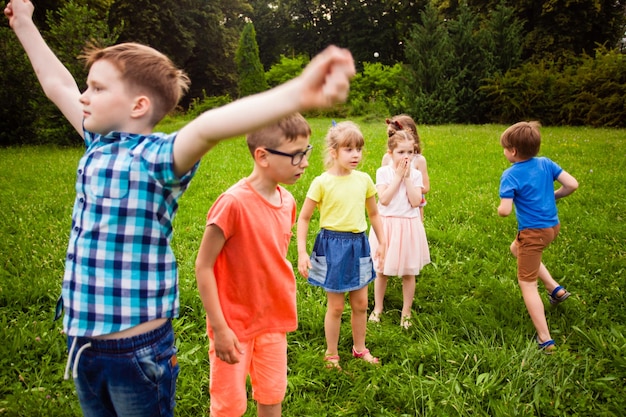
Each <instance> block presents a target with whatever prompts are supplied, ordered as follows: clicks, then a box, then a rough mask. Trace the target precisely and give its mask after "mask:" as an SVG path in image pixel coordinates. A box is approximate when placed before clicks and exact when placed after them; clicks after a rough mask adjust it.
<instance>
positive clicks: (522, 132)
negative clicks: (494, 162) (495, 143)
mask: <svg viewBox="0 0 626 417" xmlns="http://www.w3.org/2000/svg"><path fill="white" fill-rule="evenodd" d="M540 127H541V124H540V123H539V122H537V121H531V122H518V123H515V124H514V125H512V126H509V127H508V128H507V129H506V130H505V131H504V132H503V133H502V135H501V136H500V144H501V145H502V147H503V148H505V149H513V148H515V150H517V156H518V157H519V158H521V159H530V158H532V157H534V156H537V154H538V153H539V148H540V146H541V133H539V128H540Z"/></svg>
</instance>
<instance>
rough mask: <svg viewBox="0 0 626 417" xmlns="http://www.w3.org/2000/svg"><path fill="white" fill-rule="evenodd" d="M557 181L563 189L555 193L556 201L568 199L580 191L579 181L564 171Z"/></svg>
mask: <svg viewBox="0 0 626 417" xmlns="http://www.w3.org/2000/svg"><path fill="white" fill-rule="evenodd" d="M556 180H557V181H558V182H559V183H561V187H560V188H559V189H558V190H556V191H555V192H554V198H555V199H559V198H563V197H567V196H568V195H570V194H571V193H573V192H574V191H576V190H577V189H578V181H576V178H574V177H572V176H571V175H570V174H569V173H567V172H565V171H562V172H561V173H560V174H559V176H558V177H557V178H556Z"/></svg>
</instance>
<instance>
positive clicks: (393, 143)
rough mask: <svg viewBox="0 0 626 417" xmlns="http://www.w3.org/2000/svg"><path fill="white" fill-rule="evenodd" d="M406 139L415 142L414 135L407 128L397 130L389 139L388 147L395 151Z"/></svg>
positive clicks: (390, 150)
mask: <svg viewBox="0 0 626 417" xmlns="http://www.w3.org/2000/svg"><path fill="white" fill-rule="evenodd" d="M405 141H409V142H413V141H414V139H413V135H411V134H410V133H409V132H407V131H406V130H397V131H396V132H394V133H393V134H392V135H391V136H389V139H387V149H388V150H389V152H393V150H394V149H396V148H397V147H398V144H400V143H401V142H405Z"/></svg>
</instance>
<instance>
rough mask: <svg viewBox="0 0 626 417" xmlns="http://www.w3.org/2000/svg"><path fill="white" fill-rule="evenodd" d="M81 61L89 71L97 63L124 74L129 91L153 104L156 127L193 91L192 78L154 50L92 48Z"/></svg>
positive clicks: (133, 45) (136, 46) (129, 46)
mask: <svg viewBox="0 0 626 417" xmlns="http://www.w3.org/2000/svg"><path fill="white" fill-rule="evenodd" d="M81 58H83V59H84V60H85V63H86V66H87V67H88V68H89V67H91V65H93V63H94V62H96V61H100V60H107V61H109V62H110V63H112V64H113V65H114V66H115V67H116V68H117V69H118V70H119V71H120V73H121V74H122V80H123V81H124V82H125V83H126V84H127V87H128V88H129V89H130V90H131V91H132V92H136V93H139V94H145V95H146V96H148V97H149V98H150V101H151V103H152V110H153V111H152V120H151V121H150V122H151V123H152V125H153V126H154V125H156V124H157V123H158V122H159V121H161V119H163V117H165V115H166V114H167V113H169V112H170V111H172V110H173V109H174V108H175V107H176V105H177V104H178V102H179V101H180V99H181V98H182V96H183V94H185V93H186V92H187V90H188V89H189V83H190V81H189V77H188V76H187V74H185V73H184V72H183V71H182V70H180V69H178V68H176V66H175V65H174V63H173V62H172V61H171V60H170V59H169V58H168V57H167V56H165V55H163V54H162V53H161V52H159V51H157V50H156V49H154V48H151V47H149V46H146V45H141V44H138V43H133V42H127V43H121V44H118V45H113V46H109V47H106V48H98V47H96V46H93V45H91V46H88V47H87V48H86V49H85V51H84V53H83V54H82V56H81Z"/></svg>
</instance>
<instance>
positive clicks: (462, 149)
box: [0, 118, 626, 416]
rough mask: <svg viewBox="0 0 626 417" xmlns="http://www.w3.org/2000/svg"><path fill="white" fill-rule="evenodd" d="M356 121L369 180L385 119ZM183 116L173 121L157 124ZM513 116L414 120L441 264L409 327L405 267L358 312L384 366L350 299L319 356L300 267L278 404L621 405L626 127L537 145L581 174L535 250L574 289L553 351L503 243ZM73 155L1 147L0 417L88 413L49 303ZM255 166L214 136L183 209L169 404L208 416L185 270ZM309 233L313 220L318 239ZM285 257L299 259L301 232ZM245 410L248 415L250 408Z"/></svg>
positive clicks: (517, 412)
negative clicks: (506, 133)
mask: <svg viewBox="0 0 626 417" xmlns="http://www.w3.org/2000/svg"><path fill="white" fill-rule="evenodd" d="M337 121H339V120H337ZM356 121H357V122H358V123H359V124H360V125H361V128H362V130H363V132H364V134H365V137H366V149H365V159H364V161H363V164H362V167H361V169H362V170H364V171H366V172H368V173H369V174H370V175H371V176H372V177H373V178H374V177H375V172H376V168H377V167H378V166H379V164H380V160H381V157H382V155H383V152H384V151H385V126H384V123H383V122H382V121H375V122H370V121H363V120H356ZM310 123H311V125H312V128H313V136H312V138H311V143H312V144H313V145H314V146H315V148H314V151H313V155H312V158H311V161H310V167H309V168H308V170H307V172H306V173H305V175H304V177H303V178H302V179H301V180H300V181H299V182H298V183H297V184H294V185H292V186H289V187H288V188H289V190H290V191H291V192H292V193H293V194H294V196H295V197H296V200H297V201H298V202H299V203H301V202H302V201H303V200H304V197H305V195H306V191H307V189H308V186H309V184H310V182H311V181H312V180H313V178H314V177H315V176H316V175H319V174H320V173H321V172H322V171H323V168H322V159H323V152H322V151H323V138H324V135H325V133H326V130H327V129H328V127H329V126H330V124H331V119H327V118H324V119H322V118H319V119H310ZM181 125H182V124H181V122H180V121H177V120H170V121H169V122H168V124H165V125H163V126H162V129H163V130H167V131H171V130H173V129H177V128H180V126H181ZM505 127H506V126H498V125H485V126H462V125H451V126H421V127H420V128H419V129H420V135H421V137H422V140H423V142H424V154H425V156H426V158H427V160H428V166H429V173H430V177H431V188H432V190H431V192H430V193H429V194H428V195H427V198H428V205H427V206H426V221H425V227H426V233H427V236H428V239H429V244H430V250H431V256H432V261H433V262H432V264H431V265H428V266H427V267H425V268H424V270H423V271H422V273H421V275H420V276H419V277H418V279H417V290H416V297H415V303H414V325H413V327H412V328H411V329H409V330H408V331H402V330H401V329H400V326H399V318H400V308H401V305H402V295H401V284H400V282H399V280H391V281H390V284H389V289H388V293H387V297H386V309H385V313H384V314H383V316H382V322H381V324H379V325H368V337H367V344H368V347H369V348H370V349H371V350H372V352H373V353H374V354H375V355H377V356H379V357H380V358H381V360H382V366H381V367H371V366H368V365H367V364H365V363H363V362H361V361H357V360H354V359H352V358H351V354H350V349H351V346H352V343H351V331H350V325H349V314H350V312H349V310H350V309H349V307H348V306H347V307H346V311H345V313H344V320H343V325H342V329H341V339H340V345H339V354H340V355H341V363H342V366H343V368H344V370H345V372H335V371H328V370H325V369H324V368H323V363H322V358H323V353H324V348H325V346H324V343H325V342H324V331H323V317H324V313H325V297H324V294H323V292H322V291H320V290H319V288H314V287H311V286H309V285H308V284H306V282H305V281H304V280H303V279H302V278H301V277H299V276H298V277H297V279H298V312H299V329H298V331H296V332H294V333H292V334H290V335H289V353H288V354H289V387H288V392H287V397H286V399H285V402H284V405H283V410H284V415H285V416H415V415H420V416H456V415H459V416H539V415H541V416H571V415H588V416H596V415H601V416H621V415H623V412H624V410H625V409H626V400H624V398H623V397H624V396H623V393H624V391H625V389H626V359H624V352H626V337H625V336H624V335H625V332H626V310H625V309H624V308H623V306H624V305H625V304H626V303H625V301H626V300H625V296H624V291H625V288H624V277H625V276H626V225H625V219H624V216H625V214H624V213H626V173H625V172H626V163H625V162H626V131H625V130H612V129H590V128H584V127H580V128H566V127H554V128H552V127H544V128H542V134H543V139H544V140H543V144H542V149H541V154H542V155H546V156H548V157H550V158H552V159H554V160H555V161H556V162H557V163H559V164H560V165H561V166H562V167H563V168H565V169H566V170H567V171H569V172H570V173H571V174H572V175H574V176H575V177H576V178H577V179H578V180H579V182H580V189H579V191H577V192H576V193H575V194H573V195H572V196H570V197H568V198H566V199H564V200H562V201H560V202H559V203H558V206H559V216H560V219H561V222H562V231H561V234H560V236H559V237H558V239H557V240H556V241H555V243H554V244H553V245H552V246H550V247H549V248H548V250H547V251H546V253H545V257H544V260H545V263H546V265H547V266H548V268H549V269H550V270H551V271H552V273H553V274H554V275H555V277H556V278H557V279H558V280H559V281H560V282H561V283H562V284H563V285H565V286H566V287H567V288H568V290H569V291H571V292H572V293H573V295H572V297H571V298H570V299H569V300H568V301H567V302H566V303H564V304H562V305H560V306H559V307H558V308H556V309H555V308H551V307H550V306H549V305H548V303H547V299H545V298H544V300H545V301H546V307H547V308H546V315H547V318H548V322H549V325H550V329H551V332H552V335H553V337H554V338H555V340H556V341H557V343H558V345H559V349H558V351H557V352H556V353H555V354H554V355H551V356H546V355H543V354H541V353H540V352H538V351H537V348H536V344H535V343H534V341H533V337H534V330H533V327H532V324H531V322H530V320H529V318H528V315H527V312H526V310H525V307H524V304H523V302H522V299H521V296H520V292H519V289H518V287H517V283H516V281H515V262H514V260H513V258H512V257H511V256H510V254H509V252H508V246H509V244H510V241H511V240H512V239H513V237H514V234H515V227H516V223H515V218H514V216H511V217H509V218H504V219H503V218H499V217H498V216H497V214H496V207H497V204H498V183H499V179H500V174H501V173H502V171H503V170H504V169H506V167H508V162H507V161H506V159H505V158H504V157H503V155H502V149H501V147H500V146H499V142H498V138H499V135H500V133H501V132H502V131H503V130H504V128H505ZM81 154H82V149H58V148H52V147H26V148H8V149H0V187H1V190H2V192H1V194H0V196H1V197H0V232H1V234H0V236H1V239H0V253H1V254H2V255H1V258H0V262H1V264H0V265H1V268H0V313H1V315H0V337H1V338H2V341H3V343H2V344H1V345H0V349H2V355H1V356H0V365H1V366H2V368H1V369H2V370H3V371H2V372H1V373H0V415H7V416H9V415H10V416H36V415H46V416H71V415H76V416H78V415H80V409H79V406H78V401H77V399H76V397H75V394H74V389H73V383H72V382H71V381H64V380H63V379H62V376H63V367H64V364H65V360H66V347H65V337H64V335H63V334H62V333H61V323H59V322H53V321H52V316H53V312H54V303H55V301H56V298H57V296H58V294H59V292H60V288H61V279H62V275H63V258H64V252H65V248H66V245H67V236H68V230H69V227H70V223H71V218H70V216H71V206H72V201H73V197H74V191H73V187H74V178H75V169H76V164H77V162H78V159H79V158H80V156H81ZM251 169H252V161H251V158H250V155H249V153H248V150H247V147H246V146H245V144H244V141H243V140H242V139H241V138H240V139H238V140H235V141H227V142H223V143H221V144H219V145H218V146H217V147H216V148H215V149H214V150H212V151H211V152H210V153H209V154H208V155H207V156H206V157H205V158H204V160H203V161H202V164H201V168H200V171H199V172H198V175H197V177H196V178H195V179H194V181H193V182H192V185H191V187H190V188H189V190H188V192H187V193H186V195H185V196H184V197H183V199H182V200H181V203H180V210H179V213H178V216H177V217H176V220H175V224H174V228H175V237H174V240H173V246H174V250H175V252H176V255H177V259H178V263H179V268H180V290H181V317H180V318H179V319H178V320H176V321H175V328H176V334H177V344H178V346H179V362H180V364H181V374H180V377H179V380H178V388H177V396H178V398H177V408H176V414H177V415H179V416H198V415H206V414H207V413H208V405H209V395H208V383H209V378H208V360H207V339H206V336H205V334H204V331H205V321H204V311H203V309H202V304H201V302H200V300H199V297H198V295H197V290H196V284H195V277H194V272H193V266H194V261H195V256H196V253H197V249H198V245H199V242H200V239H201V237H202V233H203V230H204V220H205V216H206V212H207V210H208V208H209V207H210V205H211V204H212V202H213V201H214V200H215V198H217V196H218V195H219V194H220V193H221V192H223V191H224V190H225V189H226V188H228V187H229V186H230V185H232V184H233V183H235V182H236V181H237V180H238V179H240V178H241V177H243V176H246V175H248V173H249V172H250V170H251ZM316 229H317V220H316V219H314V220H313V222H312V224H311V233H310V244H312V241H313V238H314V235H315V231H316ZM289 259H290V261H291V262H292V263H294V264H295V263H296V262H297V259H296V248H295V240H294V242H293V244H292V245H291V247H290V251H289ZM254 272H255V271H250V275H251V278H252V277H254ZM370 298H371V297H370ZM249 405H250V407H249V409H248V412H247V413H246V415H247V416H253V415H256V408H255V406H254V404H253V402H252V401H250V403H249Z"/></svg>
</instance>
